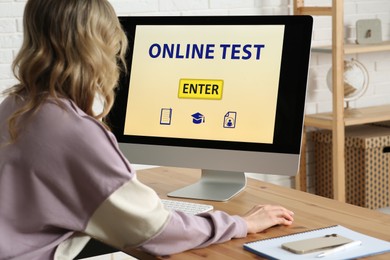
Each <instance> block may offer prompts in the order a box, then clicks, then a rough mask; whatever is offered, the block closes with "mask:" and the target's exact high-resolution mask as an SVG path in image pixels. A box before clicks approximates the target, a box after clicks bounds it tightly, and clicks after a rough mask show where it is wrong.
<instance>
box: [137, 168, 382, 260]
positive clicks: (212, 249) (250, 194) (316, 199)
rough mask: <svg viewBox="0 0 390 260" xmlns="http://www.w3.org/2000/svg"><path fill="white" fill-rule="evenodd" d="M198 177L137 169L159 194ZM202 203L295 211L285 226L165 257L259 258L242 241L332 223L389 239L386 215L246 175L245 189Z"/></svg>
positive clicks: (236, 211) (231, 208) (229, 209)
mask: <svg viewBox="0 0 390 260" xmlns="http://www.w3.org/2000/svg"><path fill="white" fill-rule="evenodd" d="M199 177H200V171H196V170H189V169H180V168H165V167H164V168H163V167H161V168H154V169H148V170H141V171H138V178H139V180H141V181H142V182H143V183H145V184H147V185H149V186H150V187H152V188H153V189H154V190H155V191H156V192H157V193H158V194H159V195H160V196H161V198H165V197H166V194H167V193H168V192H170V191H173V190H175V189H177V188H180V187H183V186H185V185H186V184H188V183H191V182H194V181H195V180H196V179H197V178H199ZM195 202H199V201H195ZM205 203H208V204H212V205H214V207H215V209H216V210H223V211H226V212H228V213H230V214H241V213H244V212H246V211H248V210H249V209H250V208H251V207H252V206H253V205H255V204H279V205H282V206H284V207H286V208H288V209H290V210H292V211H293V212H294V213H295V216H294V219H295V221H294V224H293V225H292V226H289V227H286V226H277V227H272V228H270V229H268V230H266V231H265V232H263V233H259V234H255V235H249V236H248V237H246V238H243V239H233V240H231V241H229V242H227V243H223V244H218V245H212V246H209V247H207V248H204V249H196V250H190V251H187V252H184V253H181V254H176V255H172V256H170V257H169V259H172V260H174V259H186V260H191V259H203V258H208V259H213V260H214V259H240V260H241V259H262V258H260V257H257V256H255V255H254V254H252V253H250V252H247V251H245V250H244V249H243V248H242V245H243V244H244V243H245V242H249V241H254V240H259V239H264V238H270V237H275V236H280V235H285V234H291V233H296V232H301V231H305V230H310V229H315V228H320V227H326V226H330V225H335V224H340V225H343V226H345V227H348V228H350V229H353V230H355V231H358V232H361V233H364V234H367V235H370V236H373V237H376V238H380V239H383V240H387V241H390V215H386V214H383V213H380V212H377V211H372V210H369V209H366V208H361V207H357V206H354V205H350V204H346V203H342V202H339V201H335V200H331V199H328V198H324V197H320V196H316V195H313V194H309V193H305V192H302V191H298V190H294V189H288V188H285V187H280V186H276V185H273V184H269V183H265V182H261V181H258V180H254V179H250V178H248V184H247V187H246V188H245V190H244V191H242V192H241V193H240V194H238V195H237V196H235V197H234V198H232V199H231V200H229V201H228V202H212V201H207V202H205ZM138 257H139V258H140V259H145V256H141V255H138ZM161 259H166V258H161ZM369 259H390V253H387V254H381V255H376V256H375V257H371V258H369Z"/></svg>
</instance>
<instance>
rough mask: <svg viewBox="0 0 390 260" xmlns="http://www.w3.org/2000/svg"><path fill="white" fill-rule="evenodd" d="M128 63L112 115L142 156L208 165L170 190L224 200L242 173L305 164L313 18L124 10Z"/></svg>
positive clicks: (120, 135) (127, 145) (137, 157)
mask: <svg viewBox="0 0 390 260" xmlns="http://www.w3.org/2000/svg"><path fill="white" fill-rule="evenodd" d="M119 19H120V22H121V24H122V26H123V29H124V30H125V32H126V34H127V37H128V39H129V50H128V55H127V64H128V71H127V72H126V74H123V75H122V77H121V79H120V84H119V88H118V91H117V94H116V100H115V103H114V106H113V109H112V111H111V113H110V114H109V116H108V119H109V124H110V125H111V127H112V130H113V132H114V134H115V135H116V138H117V139H118V142H119V146H120V149H121V150H122V152H123V153H124V154H125V156H126V157H127V158H128V159H129V161H130V162H132V163H136V164H147V165H158V166H176V167H186V168H196V169H202V174H201V178H200V179H199V182H197V183H195V184H193V185H191V186H189V187H185V188H183V189H180V190H178V191H174V192H172V193H169V194H168V196H173V197H186V198H194V199H206V200H216V201H224V200H227V199H229V198H231V197H232V196H234V195H235V194H237V193H238V192H239V191H241V190H242V189H243V188H244V187H245V184H246V177H245V172H252V173H263V174H277V175H288V176H293V175H295V174H296V173H297V170H298V166H299V157H300V148H301V136H302V128H303V117H304V107H305V97H306V84H307V74H308V66H309V55H310V46H311V33H312V18H311V17H310V16H202V17H199V16H178V17H160V16H159V17H150V16H148V17H120V18H119Z"/></svg>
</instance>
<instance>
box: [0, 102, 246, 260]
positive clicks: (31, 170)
mask: <svg viewBox="0 0 390 260" xmlns="http://www.w3.org/2000/svg"><path fill="white" fill-rule="evenodd" d="M21 102H22V101H18V102H17V101H15V99H14V98H11V97H8V98H6V99H5V100H4V101H3V102H2V104H0V260H5V259H20V260H23V259H28V260H34V259H39V260H45V259H71V258H73V257H74V256H75V255H77V254H78V253H79V252H80V250H81V249H82V248H83V246H84V245H85V244H86V242H87V241H88V239H89V238H90V237H94V238H97V239H99V240H101V241H103V242H105V243H107V244H110V245H112V246H114V247H117V248H118V249H120V250H123V251H125V252H126V250H127V249H129V248H134V247H141V248H142V249H143V250H146V251H148V252H150V253H152V254H155V255H165V254H172V253H177V252H181V251H185V250H188V249H191V248H197V247H204V246H207V245H210V244H213V243H220V242H224V241H227V240H229V239H232V238H237V237H244V236H246V232H247V230H246V225H245V222H244V221H243V219H242V218H240V217H238V216H230V215H228V214H226V213H224V212H220V211H216V212H213V213H209V214H203V215H201V216H189V215H185V214H183V213H179V212H169V211H167V210H166V209H164V207H163V206H162V204H161V201H160V200H159V198H158V196H157V195H156V193H155V192H154V191H153V190H152V189H150V188H149V187H147V186H145V185H143V184H142V183H140V182H139V181H138V180H137V178H136V173H135V171H134V169H133V168H132V166H131V164H130V163H129V162H128V161H127V159H126V158H125V157H124V156H123V154H122V153H121V152H120V151H119V149H118V146H117V142H116V140H115V137H114V136H113V135H112V133H110V132H108V131H106V130H105V129H104V127H102V125H101V124H100V123H99V122H97V121H96V120H94V119H93V118H91V117H89V116H87V115H86V114H85V113H84V112H83V111H81V110H80V109H79V108H78V107H77V106H76V105H75V104H74V103H73V102H71V101H69V100H63V104H64V107H63V108H61V107H59V106H58V105H57V104H55V103H53V102H50V101H48V102H46V103H45V104H44V105H43V106H42V107H41V108H40V110H39V111H38V112H37V113H36V114H34V115H33V116H32V117H30V118H29V119H27V120H26V119H22V121H21V124H20V125H21V126H22V131H21V132H20V136H19V138H18V140H17V142H16V143H15V144H8V145H7V143H8V141H9V135H8V128H7V118H8V117H9V116H10V115H11V114H12V113H13V112H14V111H15V110H16V109H18V107H20V105H21V104H20V103H21Z"/></svg>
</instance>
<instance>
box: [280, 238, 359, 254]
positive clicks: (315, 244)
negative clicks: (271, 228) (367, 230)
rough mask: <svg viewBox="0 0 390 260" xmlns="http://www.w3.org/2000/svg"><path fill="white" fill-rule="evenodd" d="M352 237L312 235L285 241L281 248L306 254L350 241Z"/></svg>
mask: <svg viewBox="0 0 390 260" xmlns="http://www.w3.org/2000/svg"><path fill="white" fill-rule="evenodd" d="M352 241H353V240H352V239H349V238H346V237H343V236H340V235H337V234H330V235H326V236H322V237H314V238H309V239H304V240H298V241H293V242H287V243H284V244H282V248H283V249H286V250H288V251H290V252H293V253H295V254H306V253H312V252H316V251H320V250H326V249H331V248H333V247H337V246H341V245H344V244H347V243H349V242H352Z"/></svg>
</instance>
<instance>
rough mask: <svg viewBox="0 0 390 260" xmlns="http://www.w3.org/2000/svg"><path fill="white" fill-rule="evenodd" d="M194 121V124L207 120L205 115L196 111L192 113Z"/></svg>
mask: <svg viewBox="0 0 390 260" xmlns="http://www.w3.org/2000/svg"><path fill="white" fill-rule="evenodd" d="M191 116H192V123H194V124H200V123H204V122H205V116H204V115H202V114H201V113H199V112H196V113H195V114H192V115H191Z"/></svg>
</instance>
